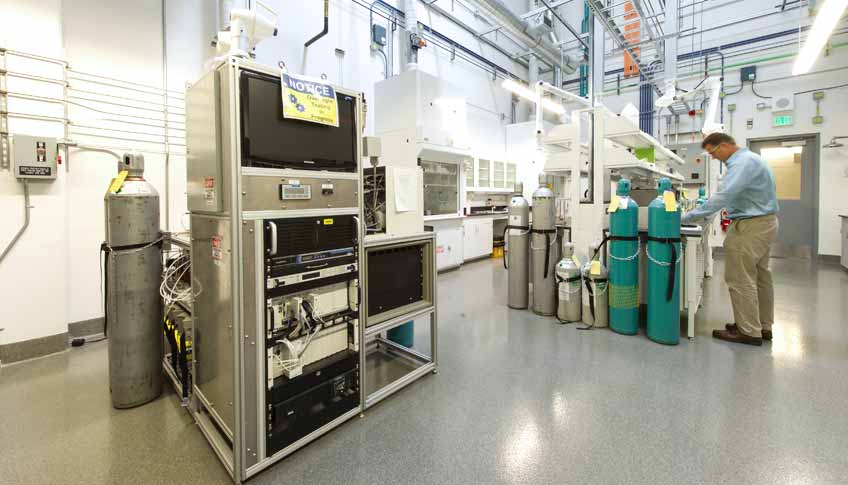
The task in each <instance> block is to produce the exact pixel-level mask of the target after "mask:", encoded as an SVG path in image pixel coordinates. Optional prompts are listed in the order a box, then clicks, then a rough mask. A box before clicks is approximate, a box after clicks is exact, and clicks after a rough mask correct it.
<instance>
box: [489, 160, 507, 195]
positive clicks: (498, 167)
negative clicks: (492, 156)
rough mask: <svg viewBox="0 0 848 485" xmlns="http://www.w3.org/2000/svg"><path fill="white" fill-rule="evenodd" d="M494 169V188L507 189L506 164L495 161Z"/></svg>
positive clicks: (493, 163)
mask: <svg viewBox="0 0 848 485" xmlns="http://www.w3.org/2000/svg"><path fill="white" fill-rule="evenodd" d="M492 167H493V175H492V181H493V182H492V187H493V188H495V189H504V188H506V164H505V163H504V162H499V161H497V160H495V161H494V162H492Z"/></svg>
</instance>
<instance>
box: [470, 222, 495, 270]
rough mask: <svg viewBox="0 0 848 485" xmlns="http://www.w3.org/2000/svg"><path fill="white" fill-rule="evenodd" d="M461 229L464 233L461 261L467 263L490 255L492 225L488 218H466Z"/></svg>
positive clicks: (492, 233)
mask: <svg viewBox="0 0 848 485" xmlns="http://www.w3.org/2000/svg"><path fill="white" fill-rule="evenodd" d="M462 227H463V232H464V236H463V238H462V255H463V260H465V261H468V260H470V259H477V258H482V257H485V256H489V255H491V254H492V239H493V236H494V224H493V221H492V219H491V218H490V217H485V216H478V217H469V218H466V219H465V220H464V221H463V223H462Z"/></svg>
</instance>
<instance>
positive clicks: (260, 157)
mask: <svg viewBox="0 0 848 485" xmlns="http://www.w3.org/2000/svg"><path fill="white" fill-rule="evenodd" d="M240 88H241V106H242V108H241V135H242V165H243V166H246V167H264V168H294V169H300V170H332V171H336V172H355V171H356V167H357V160H356V158H357V157H356V109H357V108H356V98H354V97H353V96H349V95H346V94H342V93H338V92H337V93H336V100H337V102H338V107H339V126H338V127H335V126H328V125H321V124H317V123H309V122H306V121H301V120H292V119H286V118H283V104H282V87H281V83H280V78H279V77H276V76H269V75H266V74H259V73H255V72H250V71H241V79H240Z"/></svg>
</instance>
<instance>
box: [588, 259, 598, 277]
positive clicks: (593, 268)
mask: <svg viewBox="0 0 848 485" xmlns="http://www.w3.org/2000/svg"><path fill="white" fill-rule="evenodd" d="M589 274H591V275H593V276H600V275H601V262H600V261H598V260H592V265H591V266H590V267H589Z"/></svg>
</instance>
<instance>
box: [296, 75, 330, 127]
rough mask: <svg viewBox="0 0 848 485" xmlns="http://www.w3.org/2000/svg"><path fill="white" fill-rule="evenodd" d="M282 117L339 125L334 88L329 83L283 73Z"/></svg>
mask: <svg viewBox="0 0 848 485" xmlns="http://www.w3.org/2000/svg"><path fill="white" fill-rule="evenodd" d="M282 87H283V117H284V118H289V119H295V120H303V121H309V122H311V123H319V124H322V125H330V126H335V127H338V126H339V104H338V101H337V100H336V90H335V88H333V86H331V85H330V84H327V83H325V82H321V81H317V80H312V79H308V78H304V77H298V76H292V75H290V74H286V73H283V75H282Z"/></svg>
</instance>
